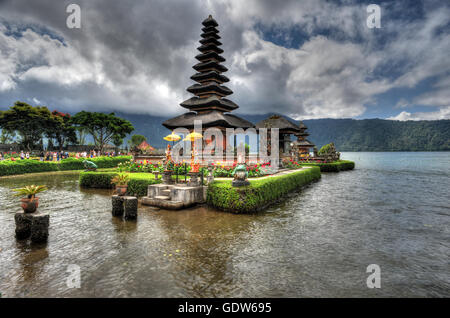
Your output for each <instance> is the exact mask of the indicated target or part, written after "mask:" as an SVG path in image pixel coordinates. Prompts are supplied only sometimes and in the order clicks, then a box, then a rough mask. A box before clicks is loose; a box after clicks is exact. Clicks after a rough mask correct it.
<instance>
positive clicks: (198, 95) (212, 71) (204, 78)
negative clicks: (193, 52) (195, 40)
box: [163, 16, 254, 136]
mask: <svg viewBox="0 0 450 318" xmlns="http://www.w3.org/2000/svg"><path fill="white" fill-rule="evenodd" d="M202 24H203V28H202V31H203V33H202V34H201V35H200V36H201V38H202V39H201V40H200V44H201V46H199V47H198V48H197V49H198V50H199V51H200V54H198V55H197V56H196V57H195V58H196V59H197V60H198V61H199V63H197V64H195V65H194V66H193V68H194V70H196V71H197V73H196V74H194V75H193V76H191V79H192V80H194V81H196V82H197V83H196V84H194V85H192V86H190V87H188V88H187V91H188V92H190V93H192V94H194V95H195V96H194V97H192V98H190V99H188V100H186V101H184V102H182V103H181V104H180V105H181V106H182V107H184V108H187V109H188V110H189V112H187V113H185V114H183V115H180V116H177V117H174V118H171V119H168V120H166V121H165V122H163V125H164V126H165V127H166V128H168V129H171V130H173V129H176V128H180V127H182V128H187V129H189V130H190V131H192V130H193V129H194V120H201V121H202V128H203V130H205V129H207V128H209V127H215V128H218V129H220V130H222V132H223V133H224V136H225V129H226V128H244V129H246V128H250V127H254V125H253V124H252V123H251V122H249V121H247V120H245V119H242V118H240V117H238V116H235V115H232V114H230V112H231V111H233V110H235V109H237V108H239V106H238V105H236V104H235V103H233V102H232V101H231V100H229V99H227V98H226V97H227V96H228V95H231V94H232V93H233V92H232V91H231V90H230V89H229V88H228V87H226V86H224V85H222V84H223V83H226V82H228V81H229V79H228V78H227V77H226V76H225V75H223V73H225V72H226V71H227V70H228V69H227V68H226V67H225V66H223V65H222V64H221V63H222V62H225V59H224V58H223V57H222V56H221V54H222V53H223V50H222V49H221V48H220V47H219V46H221V45H222V43H221V42H220V41H219V40H220V36H219V30H218V29H217V27H218V23H217V21H216V20H214V19H213V18H212V17H211V16H209V17H208V18H207V19H206V20H204V21H203V22H202Z"/></svg>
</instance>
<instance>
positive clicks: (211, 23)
mask: <svg viewBox="0 0 450 318" xmlns="http://www.w3.org/2000/svg"><path fill="white" fill-rule="evenodd" d="M202 24H203V25H204V26H205V27H210V26H213V27H217V26H219V24H218V23H217V21H216V20H214V19H213V17H212V16H211V15H209V16H208V17H207V18H206V19H205V20H203V22H202Z"/></svg>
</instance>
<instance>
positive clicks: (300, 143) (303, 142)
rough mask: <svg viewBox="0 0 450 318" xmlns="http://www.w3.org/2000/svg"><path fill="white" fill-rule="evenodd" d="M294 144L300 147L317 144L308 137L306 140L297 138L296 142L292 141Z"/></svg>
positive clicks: (311, 146) (310, 146)
mask: <svg viewBox="0 0 450 318" xmlns="http://www.w3.org/2000/svg"><path fill="white" fill-rule="evenodd" d="M292 143H293V144H294V146H298V147H309V148H313V147H315V146H316V145H314V144H313V143H312V142H311V141H309V140H308V139H305V140H295V141H294V142H292Z"/></svg>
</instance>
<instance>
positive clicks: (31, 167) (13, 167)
mask: <svg viewBox="0 0 450 318" xmlns="http://www.w3.org/2000/svg"><path fill="white" fill-rule="evenodd" d="M130 159H131V156H118V157H96V158H88V159H87V160H90V161H92V162H94V163H95V164H96V165H97V166H98V167H99V168H114V167H117V165H118V164H119V163H121V162H125V161H129V160H130ZM83 160H84V159H81V158H80V159H75V158H68V159H63V160H61V161H59V162H53V161H38V160H31V159H24V160H15V161H10V160H5V161H0V176H10V175H16V174H25V173H34V172H47V171H66V170H83V169H84V166H83Z"/></svg>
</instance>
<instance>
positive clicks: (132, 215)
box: [123, 197, 138, 220]
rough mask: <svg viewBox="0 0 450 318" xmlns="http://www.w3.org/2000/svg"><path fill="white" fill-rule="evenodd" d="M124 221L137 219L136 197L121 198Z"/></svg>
mask: <svg viewBox="0 0 450 318" xmlns="http://www.w3.org/2000/svg"><path fill="white" fill-rule="evenodd" d="M123 203H124V210H125V219H127V220H133V219H136V218H137V208H138V199H137V198H136V197H123Z"/></svg>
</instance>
